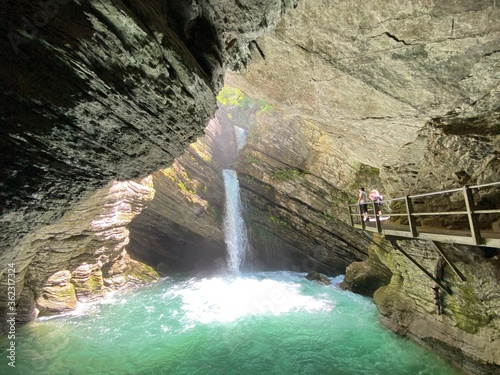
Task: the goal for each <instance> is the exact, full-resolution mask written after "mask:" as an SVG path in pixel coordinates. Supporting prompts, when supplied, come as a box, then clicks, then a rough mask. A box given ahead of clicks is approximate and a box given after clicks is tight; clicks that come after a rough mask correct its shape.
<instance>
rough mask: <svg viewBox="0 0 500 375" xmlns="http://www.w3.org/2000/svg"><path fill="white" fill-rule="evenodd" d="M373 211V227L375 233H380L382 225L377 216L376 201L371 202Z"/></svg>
mask: <svg viewBox="0 0 500 375" xmlns="http://www.w3.org/2000/svg"><path fill="white" fill-rule="evenodd" d="M372 205H373V213H374V214H375V227H376V228H377V233H382V226H381V225H380V217H379V216H378V203H376V202H372Z"/></svg>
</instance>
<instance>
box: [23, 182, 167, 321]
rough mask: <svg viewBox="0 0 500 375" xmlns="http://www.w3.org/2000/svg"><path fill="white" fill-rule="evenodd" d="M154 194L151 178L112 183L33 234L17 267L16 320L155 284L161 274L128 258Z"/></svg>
mask: <svg viewBox="0 0 500 375" xmlns="http://www.w3.org/2000/svg"><path fill="white" fill-rule="evenodd" d="M154 192H155V191H154V189H153V185H152V178H151V177H148V178H145V179H143V180H140V181H137V182H133V181H128V182H111V183H110V184H108V186H107V187H106V188H103V189H100V190H98V191H97V192H95V193H91V194H89V195H88V196H86V197H85V199H84V200H82V202H80V203H78V204H77V205H75V207H73V208H72V209H71V210H69V211H68V212H66V213H65V214H64V215H63V217H61V219H59V220H58V221H57V222H56V223H54V224H51V225H48V226H44V227H43V228H41V229H39V230H37V231H35V232H33V233H31V234H29V235H28V236H27V237H26V239H25V241H24V247H22V248H20V249H19V250H20V252H21V253H22V254H23V258H22V259H20V258H18V260H17V262H16V264H15V267H16V271H17V272H19V274H18V275H19V279H18V280H19V281H18V283H16V291H18V293H20V296H19V298H20V302H19V303H18V305H17V306H16V309H17V315H16V320H17V321H18V322H24V321H28V320H31V319H32V318H33V317H35V316H36V315H37V314H38V313H40V314H44V315H46V314H57V313H61V312H66V311H70V310H73V309H74V308H75V307H76V304H77V302H78V301H80V302H88V301H92V300H95V299H97V298H100V297H102V296H103V295H104V294H105V293H106V292H108V291H110V290H117V289H122V288H127V287H131V286H136V285H141V284H144V283H148V282H152V281H156V280H157V279H158V274H157V273H156V271H154V270H153V269H152V268H151V267H149V266H146V265H145V264H142V263H140V262H138V261H136V260H133V259H131V258H130V256H129V254H128V252H127V246H128V243H129V230H128V229H127V225H128V224H129V223H130V221H131V220H132V219H133V218H134V217H135V216H136V215H138V214H139V213H140V212H141V210H142V209H143V208H144V206H145V204H146V203H147V202H148V201H150V200H151V199H152V198H153V196H154Z"/></svg>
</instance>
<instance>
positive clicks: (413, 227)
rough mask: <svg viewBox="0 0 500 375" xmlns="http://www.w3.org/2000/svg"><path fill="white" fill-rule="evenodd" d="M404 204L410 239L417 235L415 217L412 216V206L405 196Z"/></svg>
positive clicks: (408, 198)
mask: <svg viewBox="0 0 500 375" xmlns="http://www.w3.org/2000/svg"><path fill="white" fill-rule="evenodd" d="M405 203H406V213H407V214H408V224H409V225H410V233H411V236H412V237H418V233H417V223H416V221H415V216H413V204H412V203H411V198H410V197H409V196H408V195H406V196H405Z"/></svg>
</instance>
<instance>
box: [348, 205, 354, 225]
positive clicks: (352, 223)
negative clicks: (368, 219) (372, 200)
mask: <svg viewBox="0 0 500 375" xmlns="http://www.w3.org/2000/svg"><path fill="white" fill-rule="evenodd" d="M348 207H349V220H350V221H351V227H353V226H354V219H353V217H352V208H351V205H349V206H348Z"/></svg>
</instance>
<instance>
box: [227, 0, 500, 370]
mask: <svg viewBox="0 0 500 375" xmlns="http://www.w3.org/2000/svg"><path fill="white" fill-rule="evenodd" d="M499 14H500V9H499V8H498V7H497V6H496V4H495V2H492V1H475V2H471V1H456V2H453V4H451V3H447V4H444V3H443V2H437V1H428V2H419V3H418V4H417V3H412V4H409V3H408V4H402V3H401V2H399V1H388V2H383V4H382V2H377V1H375V2H370V3H369V4H367V3H358V2H352V1H335V2H328V3H325V2H322V1H314V0H313V1H307V2H302V3H300V4H299V6H298V8H297V9H296V11H294V12H292V13H290V14H288V15H286V16H285V17H284V18H283V19H282V21H281V22H280V23H279V24H278V26H277V28H276V29H275V31H274V32H273V33H271V34H269V35H266V36H263V37H262V38H259V39H257V43H258V45H259V48H260V49H259V51H258V52H255V53H254V58H253V60H252V61H253V62H252V64H251V65H250V66H249V67H248V69H247V70H246V71H245V72H243V73H242V74H230V75H229V76H228V80H227V82H228V84H231V85H234V86H237V87H240V88H241V89H242V90H243V91H244V92H245V93H247V94H249V95H252V96H254V97H258V98H261V99H264V100H266V101H267V102H268V103H269V104H271V105H272V106H273V107H274V108H275V110H276V111H277V112H278V113H279V116H274V118H271V117H268V118H267V119H266V121H265V122H264V123H265V125H264V126H263V128H265V126H267V127H268V129H269V130H268V131H267V133H265V134H266V136H265V137H263V138H262V140H261V141H259V142H258V143H257V145H256V146H249V147H248V149H247V150H245V152H246V153H247V154H248V155H249V156H248V157H247V159H246V160H245V159H243V160H242V164H241V168H242V171H247V170H248V171H249V174H252V175H255V176H259V177H258V178H257V180H259V181H262V180H264V181H268V182H269V183H270V185H271V186H272V188H273V189H276V190H278V191H281V192H283V193H284V194H285V195H289V196H294V195H295V194H297V193H298V192H299V191H301V190H302V191H305V190H308V189H305V186H311V185H316V186H314V187H311V189H310V191H309V192H307V194H303V193H302V194H301V193H298V194H299V196H303V197H305V196H315V195H317V194H318V192H320V191H323V190H324V189H325V182H326V183H327V185H326V186H328V187H329V190H326V191H325V194H324V196H323V198H324V199H325V200H324V203H323V204H321V205H320V206H323V207H326V209H325V208H323V210H324V211H325V213H328V214H330V215H331V216H333V217H335V218H339V219H341V220H343V221H345V222H348V219H347V216H346V215H345V212H346V211H342V210H341V207H344V208H345V207H346V206H345V203H347V201H349V200H350V201H351V202H355V199H356V198H355V196H356V187H357V186H360V185H364V186H366V187H367V188H368V189H371V188H379V189H381V190H382V192H383V193H384V194H385V197H386V198H395V197H401V196H404V195H406V194H412V193H425V192H430V191H437V190H444V189H449V188H457V187H462V186H464V185H466V184H472V185H474V184H481V183H488V182H495V181H498V180H500V174H499V170H500V169H499V162H500V160H499V158H498V155H499V151H500V142H499V141H500V137H499V135H500V131H499V128H498V121H499V113H500V100H499V99H500V91H499V87H500V86H499V82H500V76H499V75H498V72H499V66H500V65H499V64H500V60H499V59H500V42H499V41H500V38H499V37H500V22H499V21H498V20H499V17H498V16H499ZM283 124H286V125H285V126H283ZM293 124H295V125H293ZM294 132H299V134H298V135H297V136H294ZM264 144H265V146H264ZM280 146H283V147H280ZM254 148H255V149H254ZM275 148H280V151H279V153H276V152H272V151H273V150H274V149H275ZM269 150H272V151H271V152H269ZM276 155H279V157H277V158H275V157H274V156H276ZM272 170H274V171H275V172H274V173H272V172H271V173H270V171H272ZM273 177H274V178H273ZM317 178H320V179H321V180H322V184H319V183H318V179H317ZM356 185H357V186H356ZM248 186H249V187H250V186H252V185H251V184H248ZM255 186H258V184H254V187H253V190H254V191H255V190H258V188H257V187H255ZM311 191H312V192H314V193H313V194H311ZM273 192H274V190H273V191H271V192H270V193H269V194H270V195H272V194H273ZM259 195H260V196H264V197H265V194H263V193H260V194H259ZM336 197H338V198H341V199H340V200H341V201H342V202H343V203H342V204H339V203H337V202H336V199H335V198H336ZM455 198H456V197H446V199H438V200H428V201H423V200H422V201H421V202H418V204H419V207H418V208H419V209H422V210H433V209H436V210H439V209H442V208H446V210H458V209H463V207H460V206H459V205H460V204H463V200H462V199H455ZM475 199H476V204H477V206H478V207H480V208H489V209H491V208H499V198H498V189H491V190H485V192H484V193H483V194H478V195H477V196H475ZM254 201H255V205H256V206H257V207H259V206H260V207H266V206H265V203H266V200H265V199H261V200H260V201H258V200H256V199H254ZM300 201H301V202H300V203H303V202H308V200H307V199H301V200H300ZM309 202H312V204H310V206H309V210H307V212H306V213H304V212H303V211H302V212H301V214H300V217H301V218H307V217H308V215H310V214H311V212H314V210H311V209H310V208H312V207H318V203H320V201H319V200H318V199H315V200H310V201H309ZM269 206H271V207H272V210H274V211H273V212H278V214H274V215H273V217H274V218H275V221H277V222H279V223H281V224H282V225H283V226H286V225H289V224H288V221H287V220H283V218H284V217H286V216H285V215H289V213H290V211H291V210H290V207H293V209H294V210H297V209H298V207H300V206H301V205H299V204H297V202H295V201H294V204H293V205H287V206H286V209H283V207H281V206H279V205H278V206H273V205H269ZM392 208H393V209H394V210H397V209H398V207H397V205H393V207H392ZM263 211H264V212H266V211H265V209H264V210H263ZM424 212H425V211H424ZM480 219H481V222H482V225H483V226H484V227H486V228H490V229H491V225H492V223H493V222H494V221H495V220H498V217H497V216H494V215H490V216H483V217H481V218H480ZM450 220H451V221H450V222H446V223H440V224H442V225H453V226H454V227H460V226H461V225H462V224H464V223H461V222H460V220H457V218H455V217H451V218H450ZM263 221H264V220H263ZM334 223H335V224H332V220H329V221H328V224H327V226H328V228H332V227H334V228H335V229H337V228H342V225H337V224H336V222H334ZM316 235H317V234H316ZM342 238H344V239H345V238H349V237H347V236H345V235H342ZM398 243H399V246H401V248H403V249H404V251H406V252H407V253H410V254H412V255H414V256H415V258H416V259H417V261H419V262H421V263H422V264H424V267H425V268H427V269H429V270H431V271H432V270H433V269H434V268H435V264H436V262H437V261H438V258H439V257H438V256H437V255H436V254H437V253H436V252H435V250H433V249H432V248H429V246H432V245H429V244H425V243H418V244H413V243H412V242H408V241H400V242H398ZM376 249H378V248H373V249H372V248H369V249H368V250H366V249H363V251H365V252H368V253H369V254H370V256H369V258H368V260H366V261H365V262H363V263H354V264H352V265H351V266H349V267H348V269H347V275H346V284H348V286H349V287H351V288H353V289H355V290H357V291H358V292H362V293H364V294H369V295H371V294H373V292H374V291H375V290H377V289H378V290H377V291H376V292H375V303H376V304H377V306H378V307H379V310H380V311H381V313H382V316H383V322H384V323H385V324H386V325H387V326H388V327H390V328H391V329H393V330H395V331H396V332H398V333H400V334H403V335H408V336H409V337H412V338H413V339H415V340H417V341H419V342H421V343H423V344H425V345H427V346H429V347H431V348H433V349H434V350H436V351H438V352H440V353H442V354H443V355H444V356H446V357H447V358H449V359H450V360H452V361H453V362H454V363H455V364H456V365H457V366H458V367H460V368H461V369H462V370H463V371H464V372H467V373H474V374H477V373H481V374H483V373H484V374H491V373H498V372H499V365H500V363H498V358H499V355H498V347H499V342H500V341H499V326H498V314H497V313H496V310H497V309H496V306H497V304H498V301H497V299H498V293H497V290H496V289H497V288H496V287H495V285H498V282H499V281H500V279H499V275H498V272H496V269H497V267H498V264H497V263H498V249H491V248H483V249H481V248H472V247H470V248H467V247H463V246H455V247H447V248H446V249H445V251H446V252H447V253H448V254H450V256H452V257H453V260H454V261H456V262H457V263H458V264H459V268H460V270H461V271H462V272H463V273H464V274H467V276H466V279H467V281H461V280H460V279H457V277H456V275H454V274H452V273H451V271H450V269H449V268H447V267H444V268H443V272H444V276H443V277H444V280H445V282H446V285H447V287H449V288H450V290H451V292H450V293H451V296H448V295H445V296H443V297H442V306H441V308H442V312H441V314H440V315H438V314H437V313H436V312H435V304H434V292H433V285H432V282H429V280H427V279H426V276H425V274H423V273H422V272H421V271H420V270H418V268H416V267H415V265H413V264H412V263H411V262H410V261H408V260H407V259H406V258H404V257H403V256H402V255H401V253H400V252H399V251H398V250H396V249H393V248H392V247H391V246H390V245H389V247H387V243H386V244H385V245H383V246H382V249H385V250H383V251H382V250H376ZM310 251H311V250H309V252H310ZM374 253H377V254H374ZM386 283H389V284H388V286H383V287H382V288H380V289H379V287H380V286H381V285H384V284H386ZM440 298H441V297H440ZM473 306H474V307H473Z"/></svg>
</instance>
